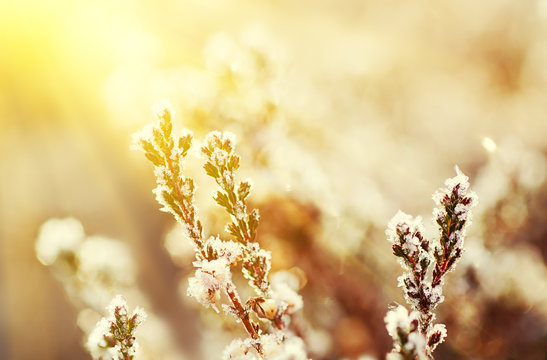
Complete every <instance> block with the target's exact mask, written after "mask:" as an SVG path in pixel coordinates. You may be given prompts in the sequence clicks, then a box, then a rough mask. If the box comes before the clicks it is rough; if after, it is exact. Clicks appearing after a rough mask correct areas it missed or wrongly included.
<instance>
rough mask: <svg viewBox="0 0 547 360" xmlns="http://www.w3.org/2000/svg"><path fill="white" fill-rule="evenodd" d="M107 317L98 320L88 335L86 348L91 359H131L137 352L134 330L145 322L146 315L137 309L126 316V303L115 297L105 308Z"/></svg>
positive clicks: (140, 309) (122, 299)
mask: <svg viewBox="0 0 547 360" xmlns="http://www.w3.org/2000/svg"><path fill="white" fill-rule="evenodd" d="M107 310H108V313H109V314H108V317H107V318H104V317H103V318H102V319H101V320H99V322H98V323H97V325H96V326H95V328H94V329H93V330H92V331H91V333H90V334H89V337H88V339H87V342H86V347H87V349H88V350H89V352H90V353H91V356H92V357H93V358H101V359H116V360H126V359H133V357H134V356H135V354H136V353H137V351H138V348H139V346H138V343H137V342H136V340H135V330H136V328H137V327H138V326H139V325H140V324H142V323H143V322H144V321H145V320H146V317H147V315H146V313H145V311H144V310H143V309H142V308H139V307H137V308H136V309H135V310H134V311H133V312H132V313H131V315H129V314H128V308H127V302H126V301H125V299H124V298H123V297H122V296H121V295H116V296H115V297H114V298H113V299H112V301H111V302H110V304H109V305H108V306H107Z"/></svg>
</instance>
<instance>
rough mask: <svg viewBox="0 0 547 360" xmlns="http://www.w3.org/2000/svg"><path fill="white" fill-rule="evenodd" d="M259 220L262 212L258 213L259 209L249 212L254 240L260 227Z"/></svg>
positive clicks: (250, 228) (250, 230) (250, 229)
mask: <svg viewBox="0 0 547 360" xmlns="http://www.w3.org/2000/svg"><path fill="white" fill-rule="evenodd" d="M259 221H260V214H259V213H258V209H254V210H253V211H251V213H250V214H249V232H250V235H251V239H252V240H254V239H255V237H256V229H257V227H258V223H259Z"/></svg>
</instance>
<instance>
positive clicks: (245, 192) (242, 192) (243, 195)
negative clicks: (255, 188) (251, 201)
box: [237, 181, 251, 201]
mask: <svg viewBox="0 0 547 360" xmlns="http://www.w3.org/2000/svg"><path fill="white" fill-rule="evenodd" d="M250 193H251V184H249V182H247V181H242V182H240V183H239V187H238V189H237V197H238V198H239V200H241V201H245V199H247V197H248V196H249V194H250Z"/></svg>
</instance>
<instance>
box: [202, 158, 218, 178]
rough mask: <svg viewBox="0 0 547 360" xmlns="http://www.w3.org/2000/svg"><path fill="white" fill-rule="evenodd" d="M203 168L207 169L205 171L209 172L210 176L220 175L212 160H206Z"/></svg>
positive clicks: (216, 176)
mask: <svg viewBox="0 0 547 360" xmlns="http://www.w3.org/2000/svg"><path fill="white" fill-rule="evenodd" d="M203 168H204V169H205V172H206V173H207V175H209V176H210V177H212V178H214V179H217V178H219V177H220V174H219V172H218V169H217V168H216V166H214V165H213V164H212V163H211V162H209V161H208V162H206V163H205V165H203Z"/></svg>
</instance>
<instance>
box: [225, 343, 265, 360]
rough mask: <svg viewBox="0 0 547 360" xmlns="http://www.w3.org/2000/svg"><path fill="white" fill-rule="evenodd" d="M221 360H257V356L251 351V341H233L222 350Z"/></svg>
mask: <svg viewBox="0 0 547 360" xmlns="http://www.w3.org/2000/svg"><path fill="white" fill-rule="evenodd" d="M222 359H223V360H258V359H259V357H258V355H257V354H256V353H255V352H254V350H253V340H252V339H245V340H241V339H235V340H233V341H232V342H231V343H230V344H228V346H227V347H226V348H225V349H224V352H223V354H222Z"/></svg>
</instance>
